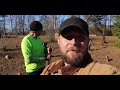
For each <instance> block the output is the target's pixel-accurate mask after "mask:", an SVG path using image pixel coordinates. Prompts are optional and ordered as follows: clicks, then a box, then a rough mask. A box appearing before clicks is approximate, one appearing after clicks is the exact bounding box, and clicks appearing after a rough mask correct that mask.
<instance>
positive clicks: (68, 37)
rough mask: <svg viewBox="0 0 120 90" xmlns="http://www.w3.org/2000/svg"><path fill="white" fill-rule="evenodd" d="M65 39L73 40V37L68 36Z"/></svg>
mask: <svg viewBox="0 0 120 90" xmlns="http://www.w3.org/2000/svg"><path fill="white" fill-rule="evenodd" d="M64 38H66V39H67V40H72V39H73V37H72V36H66V37H64Z"/></svg>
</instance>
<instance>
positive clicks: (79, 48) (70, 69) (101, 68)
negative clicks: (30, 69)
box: [41, 17, 119, 75]
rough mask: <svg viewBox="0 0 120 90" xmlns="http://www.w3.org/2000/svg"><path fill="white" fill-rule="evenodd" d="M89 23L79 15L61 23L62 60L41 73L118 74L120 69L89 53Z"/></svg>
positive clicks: (53, 63)
mask: <svg viewBox="0 0 120 90" xmlns="http://www.w3.org/2000/svg"><path fill="white" fill-rule="evenodd" d="M89 41H90V38H89V30H88V24H87V23H86V22H85V21H84V20H83V19H80V18H78V17H71V18H68V19H66V20H65V21H64V22H62V23H61V25H60V28H59V37H58V45H59V47H60V51H61V60H57V61H55V62H52V63H51V64H49V65H48V66H47V67H46V68H45V69H44V70H43V72H42V73H41V75H116V74H119V71H118V69H116V68H115V67H112V66H110V65H107V64H101V63H99V62H95V61H94V60H93V59H92V58H91V55H90V54H89V53H88V47H89Z"/></svg>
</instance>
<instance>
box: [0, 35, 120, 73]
mask: <svg viewBox="0 0 120 90" xmlns="http://www.w3.org/2000/svg"><path fill="white" fill-rule="evenodd" d="M22 38H23V37H22V36H19V37H17V38H7V39H5V41H6V51H0V75H17V74H18V73H19V72H20V73H21V74H22V75H24V74H25V67H24V60H23V56H22V53H21V48H20V43H21V40H22ZM41 38H42V40H43V41H48V39H47V37H44V36H41ZM90 38H91V40H92V42H91V48H90V50H89V53H90V54H91V56H92V58H93V59H94V60H95V61H99V62H101V63H107V64H110V65H112V66H114V67H116V68H118V69H119V70H120V49H118V48H116V47H115V46H114V45H113V43H114V42H115V41H117V40H118V39H117V38H116V37H113V36H106V38H105V41H106V43H105V45H104V47H102V37H101V36H90ZM48 45H51V46H52V48H53V52H52V56H53V57H52V59H51V61H50V63H51V62H54V61H56V60H58V59H59V58H60V52H59V48H58V45H57V42H53V43H48ZM6 55H9V56H10V59H5V56H6ZM46 65H47V64H46Z"/></svg>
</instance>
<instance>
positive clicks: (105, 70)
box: [90, 62, 118, 75]
mask: <svg viewBox="0 0 120 90" xmlns="http://www.w3.org/2000/svg"><path fill="white" fill-rule="evenodd" d="M92 63H94V65H93V66H92V68H91V72H90V73H91V74H99V75H111V74H115V73H117V72H118V69H117V68H115V67H113V66H111V65H109V64H103V63H100V62H92Z"/></svg>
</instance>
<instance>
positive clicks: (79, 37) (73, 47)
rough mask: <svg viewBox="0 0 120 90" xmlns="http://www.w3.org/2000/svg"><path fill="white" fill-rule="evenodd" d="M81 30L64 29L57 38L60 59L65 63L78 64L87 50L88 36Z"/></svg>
mask: <svg viewBox="0 0 120 90" xmlns="http://www.w3.org/2000/svg"><path fill="white" fill-rule="evenodd" d="M81 31H82V30H75V29H74V30H73V29H71V30H67V29H66V30H64V31H62V33H61V35H60V36H59V38H58V45H59V47H60V50H61V54H62V59H63V61H65V62H66V63H67V64H72V65H79V64H80V63H81V61H82V60H83V59H84V55H85V54H86V53H87V52H88V44H89V37H88V36H86V35H85V34H84V33H83V32H81Z"/></svg>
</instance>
